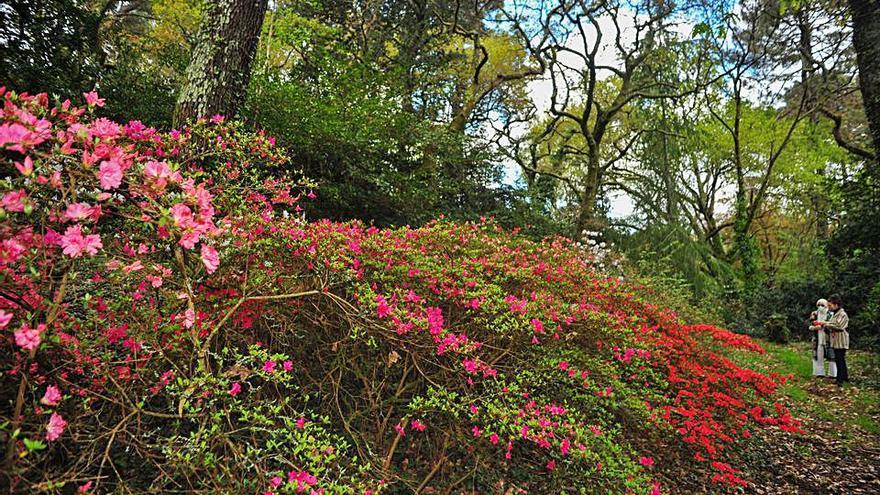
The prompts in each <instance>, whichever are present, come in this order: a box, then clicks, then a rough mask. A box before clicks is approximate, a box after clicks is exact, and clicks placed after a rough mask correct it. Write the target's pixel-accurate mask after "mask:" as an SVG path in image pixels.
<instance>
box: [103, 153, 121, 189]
mask: <svg viewBox="0 0 880 495" xmlns="http://www.w3.org/2000/svg"><path fill="white" fill-rule="evenodd" d="M98 180H99V181H100V182H101V189H116V188H117V187H119V186H120V185H121V184H122V166H121V165H120V164H119V161H118V160H116V159H111V160H104V161H103V162H101V166H100V167H98Z"/></svg>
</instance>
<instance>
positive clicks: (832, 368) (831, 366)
mask: <svg viewBox="0 0 880 495" xmlns="http://www.w3.org/2000/svg"><path fill="white" fill-rule="evenodd" d="M826 376H827V377H828V378H837V363H835V362H834V361H832V360H830V359H829V360H828V374H827V375H826Z"/></svg>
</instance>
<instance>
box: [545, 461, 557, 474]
mask: <svg viewBox="0 0 880 495" xmlns="http://www.w3.org/2000/svg"><path fill="white" fill-rule="evenodd" d="M554 469H556V461H554V460H553V459H551V460H549V461H547V471H553V470H554Z"/></svg>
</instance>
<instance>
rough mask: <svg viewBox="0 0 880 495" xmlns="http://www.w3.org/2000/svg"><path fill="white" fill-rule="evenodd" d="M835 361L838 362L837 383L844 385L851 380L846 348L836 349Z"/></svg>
mask: <svg viewBox="0 0 880 495" xmlns="http://www.w3.org/2000/svg"><path fill="white" fill-rule="evenodd" d="M834 361H835V362H836V363H837V383H838V384H839V385H842V384H843V383H844V382H846V381H847V380H849V376H848V375H849V374H848V373H847V369H846V349H834Z"/></svg>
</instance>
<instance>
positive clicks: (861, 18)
mask: <svg viewBox="0 0 880 495" xmlns="http://www.w3.org/2000/svg"><path fill="white" fill-rule="evenodd" d="M849 8H850V11H851V13H852V20H853V47H854V48H855V50H856V59H857V62H858V66H859V85H860V87H861V90H862V100H863V101H864V105H865V114H866V115H867V117H868V125H869V127H870V129H871V139H872V141H873V143H874V165H875V166H878V167H880V0H849Z"/></svg>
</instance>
